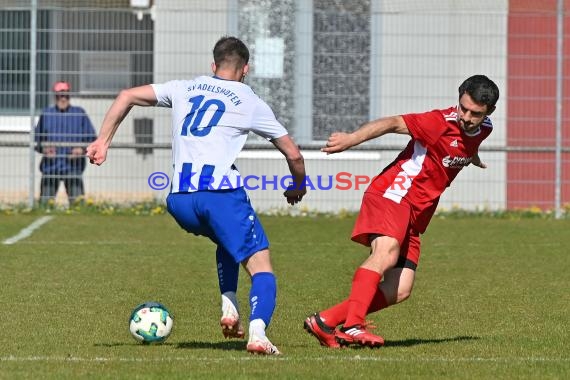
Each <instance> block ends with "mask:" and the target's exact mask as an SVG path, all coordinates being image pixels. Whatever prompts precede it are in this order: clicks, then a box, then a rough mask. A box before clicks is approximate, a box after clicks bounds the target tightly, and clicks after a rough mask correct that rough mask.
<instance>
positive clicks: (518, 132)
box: [506, 0, 570, 209]
mask: <svg viewBox="0 0 570 380" xmlns="http://www.w3.org/2000/svg"><path fill="white" fill-rule="evenodd" d="M565 7H566V9H567V10H570V0H566V4H565ZM556 11H557V1H556V0H542V1H533V0H510V2H509V18H508V63H507V65H508V67H507V97H508V98H507V102H506V104H507V145H508V146H517V147H552V148H553V147H555V144H556V58H557V57H556V54H557V52H556V46H557V41H556V38H557V35H556V32H557V14H556ZM564 29H565V31H564V33H565V34H566V33H569V32H568V31H569V30H570V17H565V20H564ZM563 51H564V55H565V58H564V60H565V62H564V75H563V76H564V78H565V79H564V86H563V92H564V96H563V98H564V102H563V109H564V114H563V137H564V138H563V146H566V147H567V146H569V145H570V128H569V127H568V122H569V121H570V101H569V99H570V75H569V74H570V62H568V59H567V58H568V57H570V37H566V39H565V41H564V47H563ZM554 160H555V156H554V153H553V152H552V153H528V152H521V153H514V152H512V153H508V154H507V207H508V208H510V209H513V208H527V207H531V206H539V207H540V208H543V209H551V208H553V206H554V191H555V187H554V185H555V183H554V181H555V161H554ZM563 160H570V155H569V154H564V155H563ZM568 179H570V165H568V164H567V165H563V180H565V181H566V183H565V186H564V187H563V192H562V201H563V203H568V202H570V184H569V183H568Z"/></svg>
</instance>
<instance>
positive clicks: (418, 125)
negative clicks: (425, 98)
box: [402, 110, 447, 146]
mask: <svg viewBox="0 0 570 380" xmlns="http://www.w3.org/2000/svg"><path fill="white" fill-rule="evenodd" d="M402 117H403V118H404V122H405V123H406V126H407V127H408V130H409V131H410V134H411V135H412V137H413V138H414V139H416V140H418V141H419V142H420V143H421V144H422V145H424V146H430V145H434V144H435V143H436V142H437V140H438V139H439V138H440V137H441V136H442V135H443V134H444V133H445V131H446V130H447V123H446V121H445V119H444V117H443V115H442V114H441V112H440V111H437V110H435V111H430V112H423V113H410V114H406V115H402Z"/></svg>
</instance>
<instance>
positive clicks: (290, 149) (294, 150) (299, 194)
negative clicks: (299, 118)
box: [271, 135, 307, 205]
mask: <svg viewBox="0 0 570 380" xmlns="http://www.w3.org/2000/svg"><path fill="white" fill-rule="evenodd" d="M271 142H272V143H273V145H275V147H276V148H277V149H279V151H280V152H281V153H282V154H283V155H284V156H285V159H286V160H287V165H289V171H290V172H291V176H293V181H294V182H295V185H294V186H291V188H289V189H287V190H286V191H285V192H284V193H283V195H284V196H285V197H286V198H287V203H289V204H291V205H294V204H295V203H298V202H301V200H302V199H303V197H304V196H305V194H306V193H307V189H306V188H305V175H306V174H305V160H304V159H303V155H302V154H301V151H300V150H299V147H298V146H297V144H295V142H294V141H293V139H292V138H291V137H290V136H289V135H285V136H281V137H279V138H276V139H273V140H271Z"/></svg>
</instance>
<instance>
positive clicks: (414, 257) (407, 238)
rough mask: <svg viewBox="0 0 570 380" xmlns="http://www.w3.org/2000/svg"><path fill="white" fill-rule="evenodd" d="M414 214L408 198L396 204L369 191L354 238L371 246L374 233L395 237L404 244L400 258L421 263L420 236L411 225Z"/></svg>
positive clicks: (363, 202) (361, 207) (364, 199)
mask: <svg viewBox="0 0 570 380" xmlns="http://www.w3.org/2000/svg"><path fill="white" fill-rule="evenodd" d="M410 214H411V208H410V205H409V204H408V203H407V202H406V201H402V203H396V202H394V201H392V200H390V199H388V198H384V197H383V196H382V195H380V194H375V193H372V192H365V193H364V197H363V198H362V205H361V206H360V212H359V213H358V217H357V218H356V223H355V224H354V229H353V230H352V240H353V241H355V242H357V243H360V244H363V245H365V246H367V247H370V238H371V237H373V236H374V235H385V236H390V237H393V238H394V239H396V240H398V243H399V244H400V258H403V259H407V260H410V261H411V262H413V263H414V264H415V265H418V262H419V260H420V235H419V233H418V232H417V231H416V230H415V229H414V228H412V227H411V226H410ZM404 261H405V260H404Z"/></svg>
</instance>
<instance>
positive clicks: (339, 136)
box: [321, 116, 410, 154]
mask: <svg viewBox="0 0 570 380" xmlns="http://www.w3.org/2000/svg"><path fill="white" fill-rule="evenodd" d="M386 133H399V134H407V135H409V134H410V132H409V131H408V127H407V126H406V123H405V122H404V119H403V118H402V117H401V116H389V117H384V118H381V119H376V120H372V121H369V122H367V123H365V124H363V125H362V126H361V127H360V128H358V129H357V130H356V131H354V132H352V133H345V132H335V133H333V134H332V135H331V136H330V137H329V139H328V140H327V143H326V146H325V147H324V148H322V149H321V152H325V153H327V154H331V153H339V152H342V151H345V150H347V149H350V148H352V147H353V146H356V145H358V144H361V143H363V142H365V141H368V140H371V139H374V138H376V137H380V136H382V135H385V134H386Z"/></svg>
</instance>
